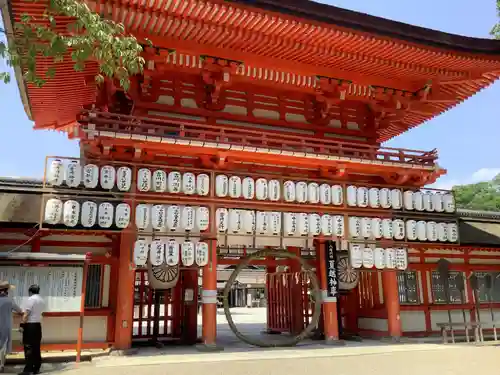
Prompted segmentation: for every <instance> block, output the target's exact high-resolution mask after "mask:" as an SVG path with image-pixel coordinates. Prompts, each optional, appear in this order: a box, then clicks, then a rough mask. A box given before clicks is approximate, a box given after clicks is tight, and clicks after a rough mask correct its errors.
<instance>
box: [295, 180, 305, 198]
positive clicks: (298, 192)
mask: <svg viewBox="0 0 500 375" xmlns="http://www.w3.org/2000/svg"><path fill="white" fill-rule="evenodd" d="M295 198H296V200H297V202H299V203H306V202H307V183H305V182H304V181H299V182H297V183H296V184H295Z"/></svg>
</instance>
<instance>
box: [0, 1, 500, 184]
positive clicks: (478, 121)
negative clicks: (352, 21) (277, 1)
mask: <svg viewBox="0 0 500 375" xmlns="http://www.w3.org/2000/svg"><path fill="white" fill-rule="evenodd" d="M322 2H325V3H328V4H331V5H336V6H339V7H343V8H347V9H352V10H356V11H360V12H364V13H368V14H372V15H376V16H380V17H385V18H389V19H394V20H397V21H401V22H406V23H410V24H414V25H419V26H424V27H428V28H431V29H436V30H441V31H446V32H451V33H455V34H462V35H467V36H475V37H486V38H487V37H489V30H490V29H491V27H492V25H493V24H494V23H495V22H496V10H495V1H493V0H475V1H472V0H418V1H415V0H414V1H410V0H403V1H401V0H330V1H322ZM1 68H2V67H1V66H0V70H1ZM0 99H1V100H0V110H1V112H0V113H2V120H1V121H0V176H23V177H28V176H34V177H35V176H38V177H40V176H42V175H43V165H44V158H45V156H46V155H59V156H77V155H79V150H78V143H77V142H76V141H69V140H68V139H67V137H66V135H65V134H63V133H57V132H49V131H36V132H35V131H33V130H32V123H31V122H30V121H29V120H28V118H27V117H26V114H25V112H24V109H23V107H22V105H21V100H20V99H19V94H18V91H17V86H16V84H15V83H11V84H9V85H3V84H0ZM498 105H500V83H497V84H495V85H493V86H491V87H489V88H487V89H486V90H484V91H482V92H480V93H479V94H477V95H476V96H474V97H473V98H471V99H469V100H468V101H467V102H465V103H463V104H462V105H460V106H458V107H457V108H455V109H453V110H452V111H450V112H448V113H445V114H444V115H441V116H439V117H438V118H436V119H434V120H432V121H429V122H427V123H425V124H423V125H421V126H420V127H418V128H416V129H413V130H411V131H409V132H407V133H405V134H403V135H401V136H399V137H397V138H395V139H393V140H391V141H390V142H388V143H387V144H386V145H387V146H391V147H402V148H412V149H419V150H431V149H433V148H437V149H438V150H439V155H440V159H439V164H440V165H441V166H442V167H444V168H446V169H447V170H448V175H447V176H445V177H442V178H441V179H440V181H439V182H438V184H437V185H438V187H444V188H448V187H451V185H453V184H460V183H472V182H477V181H481V180H485V179H490V178H491V177H493V176H494V175H495V174H496V173H500V143H499V140H500V127H499V126H498V123H497V122H496V121H498V118H499V116H498V112H497V111H496V109H497V108H498V107H497V106H498Z"/></svg>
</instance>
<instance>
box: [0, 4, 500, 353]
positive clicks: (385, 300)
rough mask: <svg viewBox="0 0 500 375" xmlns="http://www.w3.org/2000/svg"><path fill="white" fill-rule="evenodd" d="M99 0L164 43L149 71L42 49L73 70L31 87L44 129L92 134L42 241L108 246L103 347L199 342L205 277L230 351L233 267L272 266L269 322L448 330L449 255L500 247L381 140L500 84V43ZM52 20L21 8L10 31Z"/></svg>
mask: <svg viewBox="0 0 500 375" xmlns="http://www.w3.org/2000/svg"><path fill="white" fill-rule="evenodd" d="M87 3H88V4H89V6H90V7H91V8H92V10H94V11H95V12H97V13H99V14H101V15H102V16H103V17H107V18H110V19H113V20H115V21H118V22H123V23H124V25H125V27H126V29H127V31H129V32H131V33H133V34H134V35H136V36H137V37H138V38H139V40H141V41H145V40H146V38H147V39H149V40H151V41H152V44H153V46H152V47H149V46H148V47H145V50H144V58H145V59H146V65H145V71H144V74H141V75H137V76H135V77H133V78H132V85H131V88H130V89H129V90H128V91H127V92H124V91H123V90H122V89H121V88H120V87H119V86H118V85H116V83H115V82H113V81H111V80H107V81H106V82H105V83H104V84H103V85H102V86H96V85H95V84H94V80H93V77H94V75H95V74H96V72H97V65H96V64H92V63H90V64H87V67H86V68H85V70H84V71H83V72H74V71H73V68H72V65H73V63H72V61H71V59H70V58H69V57H68V59H66V60H65V61H64V62H62V63H52V62H47V61H44V60H43V58H40V64H39V67H40V68H39V69H40V72H42V69H45V68H46V67H48V66H51V65H52V66H54V67H55V69H56V71H57V75H56V77H55V78H54V79H51V80H50V81H49V82H48V83H47V84H46V85H44V86H43V87H41V88H38V87H34V86H33V85H31V84H28V83H25V82H24V81H23V80H22V77H21V76H20V75H18V83H19V87H20V91H21V98H22V100H23V103H24V106H25V108H26V112H27V114H28V116H29V117H30V118H31V119H32V120H33V121H34V122H35V128H36V129H39V130H42V129H54V130H58V131H65V132H67V134H68V136H69V138H71V139H79V140H80V144H81V158H78V159H75V158H63V157H48V159H47V163H46V167H47V168H46V174H45V178H44V183H43V187H41V188H40V189H41V190H39V191H41V192H42V193H43V199H42V202H41V206H42V213H41V216H40V219H39V224H40V228H39V229H38V230H37V231H36V233H35V235H34V236H33V238H37V240H36V241H38V242H40V241H42V242H43V241H44V238H46V237H54V236H56V237H57V238H58V239H57V241H62V240H61V238H62V237H64V238H65V241H68V240H67V239H68V238H69V237H71V238H74V240H73V241H74V243H73V245H72V246H74V247H75V252H78V251H79V250H77V249H76V248H89V247H96V248H97V247H98V248H102V249H106V250H103V252H102V253H100V252H99V251H97V254H96V251H92V252H93V253H94V254H93V257H92V264H95V265H101V266H103V268H102V269H99V272H98V273H99V276H98V277H101V278H102V280H108V281H107V284H106V283H104V284H105V285H106V288H107V289H105V290H102V291H101V294H100V296H101V300H102V296H103V295H105V296H106V298H107V301H106V306H103V304H102V301H101V305H100V306H98V307H96V308H94V309H90V308H89V309H85V311H84V312H83V314H84V316H85V317H86V319H91V318H92V317H100V318H104V320H99V323H96V322H94V324H96V325H99V324H101V325H104V326H105V331H106V337H105V338H103V339H102V342H103V343H104V344H105V345H112V346H113V347H115V348H118V349H126V348H129V347H130V346H131V344H132V341H133V340H134V339H144V338H151V337H154V338H155V339H158V338H161V337H167V338H175V339H180V340H183V341H184V342H186V343H194V342H195V341H196V317H197V304H198V275H199V273H200V271H201V275H202V290H201V303H203V309H202V314H203V333H202V340H203V342H204V343H205V344H206V345H209V346H211V345H214V344H215V342H216V316H217V265H228V264H235V265H240V264H241V262H243V261H245V262H247V263H249V264H253V265H259V266H265V267H266V269H267V274H268V276H267V299H268V306H269V307H268V329H269V331H274V332H289V333H292V334H294V335H298V334H300V333H301V332H303V331H304V330H305V333H304V334H303V335H302V336H300V337H299V338H303V337H304V336H306V335H307V334H309V333H310V332H311V331H312V330H313V329H315V328H317V331H318V332H319V333H321V334H323V335H324V337H325V339H326V340H327V341H328V342H335V341H337V340H339V337H340V334H346V333H356V334H367V335H368V334H369V335H375V336H384V335H388V336H391V337H393V338H399V337H401V336H402V335H404V334H405V335H406V334H410V335H411V334H431V333H432V332H433V331H436V328H435V324H436V322H439V321H440V319H442V320H446V319H445V316H444V317H441V315H440V314H441V312H445V313H446V312H447V311H448V310H453V309H455V307H456V306H454V305H453V303H452V299H451V297H452V296H450V295H449V292H447V293H446V294H447V296H446V300H445V301H444V302H445V303H444V304H441V305H437V306H438V307H439V308H437V309H436V311H434V312H431V309H430V308H429V307H428V306H430V305H433V304H436V303H438V302H443V301H438V297H436V295H437V294H436V293H438V294H439V293H441V289H439V287H438V288H437V289H436V290H434V289H433V290H432V291H431V290H430V288H431V284H432V282H433V281H432V280H434V279H436V280H437V279H438V278H439V275H440V274H439V273H435V271H436V270H437V262H438V260H439V259H440V258H443V259H448V260H449V261H451V265H450V264H448V265H447V266H446V267H448V268H447V270H446V271H447V272H448V273H449V272H450V271H451V272H455V273H460V274H461V275H462V276H459V278H458V279H462V280H464V277H465V280H468V278H469V276H470V275H471V274H472V273H473V272H475V271H482V272H487V271H488V272H489V271H492V270H497V269H498V265H497V264H498V262H499V261H500V258H499V257H498V253H497V252H495V253H493V255H492V253H491V252H492V251H497V250H498V249H496V250H495V249H493V248H473V247H470V246H469V247H464V246H461V244H460V235H459V229H458V228H459V227H458V225H457V220H458V217H457V215H456V212H455V203H454V197H453V194H452V193H451V192H446V191H436V190H432V189H426V188H425V186H426V185H429V184H432V183H433V182H435V181H436V179H437V178H438V177H440V176H442V175H443V174H445V173H446V171H445V170H444V169H442V168H441V167H440V166H439V165H438V164H437V152H436V150H432V151H415V150H405V149H394V148H388V147H384V146H382V143H383V142H385V141H387V140H389V139H391V138H393V137H395V136H397V135H398V134H401V133H402V132H405V131H407V130H408V129H411V128H413V127H415V126H418V125H420V124H421V123H423V122H425V121H427V120H430V119H432V118H433V117H434V116H437V115H439V114H441V113H442V112H444V111H446V110H449V109H451V108H452V107H454V106H455V105H457V104H459V103H461V102H462V101H464V100H465V99H467V98H468V97H470V96H471V95H473V94H475V93H476V92H478V91H479V90H481V89H482V88H484V87H486V86H488V85H489V84H491V83H492V82H493V81H495V80H496V79H497V78H498V76H499V71H500V54H499V53H498V51H499V48H498V47H499V46H500V45H499V42H497V41H492V40H483V39H474V38H466V37H461V36H456V35H449V34H445V33H441V32H437V31H432V30H428V29H423V28H420V27H415V26H410V25H406V24H401V23H398V22H394V21H388V20H385V19H380V18H376V17H372V16H367V15H363V14H359V13H356V12H352V11H347V10H344V9H339V8H335V7H331V6H327V5H322V4H318V3H314V2H310V1H292V2H290V1H289V2H287V5H284V4H281V3H280V2H278V1H271V0H268V1H266V0H263V1H243V0H237V1H221V0H208V1H198V0H169V1H166V0H157V1H154V2H149V3H146V2H139V3H132V2H127V1H124V2H121V3H114V2H113V3H111V2H106V1H100V2H94V1H87ZM42 12H43V6H42V4H36V5H34V4H32V2H28V1H24V0H12V1H11V2H10V3H9V7H8V9H7V8H6V9H4V10H3V15H4V20H5V25H6V27H11V25H12V23H13V22H15V21H16V20H19V19H20V17H21V15H22V14H23V13H28V14H31V15H41V13H42ZM64 22H66V21H65V20H63V19H60V20H58V24H60V25H63V24H64ZM11 229H12V228H11ZM18 229H19V228H18ZM18 229H16V228H13V229H12V230H13V231H15V230H18ZM6 231H7V230H6ZM88 236H92V237H93V239H94V240H93V241H91V240H88V238H89V237H88ZM82 238H86V239H85V240H82ZM96 239H99V240H98V242H96ZM45 241H49V240H48V239H46V240H45ZM50 241H56V240H50ZM99 242H101V243H104V244H105V245H103V246H96V245H95V243H99ZM77 243H79V244H77ZM92 243H93V244H94V245H90V244H92ZM50 246H52V247H51V248H50V249H49V247H50ZM57 246H62V245H61V244H60V243H59V244H52V245H46V248H47V251H49V250H50V251H55V250H54V247H57ZM32 251H36V249H35V248H33V249H32ZM38 251H40V245H39V246H38ZM485 253H486V255H485ZM289 254H293V255H289ZM289 256H292V257H293V258H292V259H285V257H289ZM247 257H251V258H252V259H249V258H247ZM295 258H297V259H300V260H301V262H302V263H299V262H298V261H297V260H296V259H295ZM485 259H488V261H483V260H485ZM440 264H441V263H440ZM470 264H474V267H473V268H471V266H470ZM237 270H238V268H237ZM12 272H14V271H12ZM96 272H97V271H96ZM10 275H11V276H12V275H14V273H12V274H10ZM436 275H437V276H436ZM454 275H455V276H453V280H455V281H456V280H458V279H456V277H457V276H456V274H454ZM98 277H97V278H98ZM235 277H236V276H235ZM316 277H317V279H318V281H317V283H318V287H317V288H313V291H312V292H308V290H309V289H310V287H311V286H313V287H314V286H315V285H316ZM446 279H447V280H448V276H446ZM230 281H231V280H230ZM441 281H443V280H441ZM456 283H458V284H459V283H460V282H458V281H456ZM82 284H83V285H85V286H86V287H87V288H88V287H90V286H91V283H89V281H85V280H84V281H80V284H79V285H82ZM445 284H446V288H445V289H446V290H447V291H448V290H449V287H450V285H449V282H448V281H446V283H445ZM465 284H466V285H465V286H464V287H463V288H462V292H463V293H465V295H466V296H467V298H466V301H465V300H462V299H461V301H462V304H461V305H460V306H461V307H460V308H463V309H469V310H470V311H469V312H470V319H469V320H471V319H472V318H473V312H472V310H471V308H470V307H471V306H472V305H473V299H474V298H473V293H472V288H471V286H470V285H469V283H465ZM401 285H406V286H407V288H403V289H406V291H403V292H402V291H401V290H400V289H401ZM134 288H135V293H134ZM152 289H156V290H165V293H163V292H162V293H159V292H156V293H153V292H152ZM443 290H444V289H443ZM310 293H311V294H310ZM408 293H410V294H411V293H413V294H412V297H411V298H413V297H415V296H416V297H415V298H417V299H418V300H419V301H420V302H421V303H422V304H423V307H421V306H419V305H417V304H415V305H405V303H406V302H411V301H409V300H410V299H411V298H409V297H408V296H409V294H408ZM311 295H312V297H311ZM402 295H404V296H405V297H404V298H403V297H402ZM462 296H463V295H462ZM405 299H406V300H405ZM463 305H464V306H465V307H464V306H463ZM320 307H322V309H321V308H320ZM480 307H481V306H480ZM483 307H484V306H483ZM145 309H146V310H147V312H145ZM63 310H64V309H63ZM464 311H465V310H464ZM477 311H480V309H478V310H477ZM50 314H52V315H51V316H52V317H54V318H56V317H57V318H58V319H63V318H64V319H66V318H68V319H69V317H71V316H72V314H73V315H74V314H75V313H74V312H68V311H61V309H59V310H58V311H57V312H56V311H54V312H49V316H50ZM403 314H406V315H404V317H403ZM464 314H465V313H464ZM464 316H465V315H464ZM155 317H156V318H155ZM160 319H161V320H162V322H161V324H160V322H159V320H160ZM450 319H451V318H450ZM89 322H90V320H89ZM89 325H90V323H89ZM99 327H102V326H99ZM91 331H92V329H91ZM97 336H98V334H97V333H96V337H97ZM86 341H87V342H88V343H87V346H100V345H102V344H95V345H94V344H91V341H92V340H86Z"/></svg>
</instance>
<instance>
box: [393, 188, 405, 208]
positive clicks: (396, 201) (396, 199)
mask: <svg viewBox="0 0 500 375" xmlns="http://www.w3.org/2000/svg"><path fill="white" fill-rule="evenodd" d="M391 206H392V208H393V209H395V210H400V209H401V208H402V207H403V194H402V193H401V190H400V189H392V190H391Z"/></svg>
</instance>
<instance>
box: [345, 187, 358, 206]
mask: <svg viewBox="0 0 500 375" xmlns="http://www.w3.org/2000/svg"><path fill="white" fill-rule="evenodd" d="M357 202H358V188H357V187H356V186H352V185H351V186H348V187H347V205H348V206H351V207H356V205H357Z"/></svg>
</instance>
